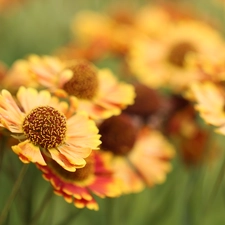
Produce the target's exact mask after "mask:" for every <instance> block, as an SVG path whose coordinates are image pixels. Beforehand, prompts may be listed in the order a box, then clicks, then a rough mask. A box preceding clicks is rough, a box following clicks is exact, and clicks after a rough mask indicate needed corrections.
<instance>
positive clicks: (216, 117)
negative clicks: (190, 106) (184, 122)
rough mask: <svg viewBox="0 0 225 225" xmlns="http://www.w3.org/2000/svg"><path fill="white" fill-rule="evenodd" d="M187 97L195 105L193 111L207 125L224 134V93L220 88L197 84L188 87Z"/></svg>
mask: <svg viewBox="0 0 225 225" xmlns="http://www.w3.org/2000/svg"><path fill="white" fill-rule="evenodd" d="M188 95H189V97H190V98H192V100H193V101H194V102H195V103H196V105H195V109H196V110H197V111H198V112H199V114H200V116H201V117H202V118H203V119H204V121H205V122H206V123H208V124H211V125H214V126H216V127H218V128H217V129H216V131H217V132H219V133H221V134H225V126H224V124H225V111H224V105H225V93H224V90H223V87H222V86H219V85H216V84H214V83H212V82H209V81H207V82H202V83H201V82H198V83H193V84H192V85H191V86H190V90H189V94H188Z"/></svg>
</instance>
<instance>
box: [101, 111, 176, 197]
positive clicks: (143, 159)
mask: <svg viewBox="0 0 225 225" xmlns="http://www.w3.org/2000/svg"><path fill="white" fill-rule="evenodd" d="M99 132H100V134H101V135H102V136H101V140H102V144H101V149H103V150H105V151H109V152H111V153H112V154H113V159H112V164H113V168H114V172H115V176H116V177H118V178H120V179H121V188H122V190H123V192H124V193H131V192H139V191H141V190H143V189H144V188H145V187H146V186H149V187H151V186H153V185H155V184H159V183H162V182H164V181H165V179H166V174H167V173H168V172H169V171H170V170H171V164H170V162H169V161H170V159H171V158H172V157H173V156H174V149H173V147H172V145H171V144H170V143H169V142H168V141H167V140H166V139H165V138H164V137H163V135H162V134H161V133H160V132H158V131H154V130H150V129H149V128H147V127H143V128H138V126H137V125H136V124H135V123H134V121H133V120H132V119H131V117H129V116H127V115H126V114H121V115H119V116H115V117H111V118H109V119H107V120H105V121H104V122H103V123H102V124H101V125H100V126H99Z"/></svg>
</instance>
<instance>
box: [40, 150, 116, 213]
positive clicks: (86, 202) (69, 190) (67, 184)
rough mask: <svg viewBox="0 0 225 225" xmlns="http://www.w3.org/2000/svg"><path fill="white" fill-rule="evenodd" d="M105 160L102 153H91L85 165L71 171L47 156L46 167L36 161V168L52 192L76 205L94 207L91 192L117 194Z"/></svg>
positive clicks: (102, 196) (114, 195) (106, 157)
mask: <svg viewBox="0 0 225 225" xmlns="http://www.w3.org/2000/svg"><path fill="white" fill-rule="evenodd" d="M108 159H109V158H108V156H107V155H106V154H105V153H104V152H100V151H98V152H95V153H94V152H92V154H91V155H90V156H89V157H88V158H87V164H86V165H85V167H83V168H79V169H77V170H76V171H75V172H69V171H66V170H65V169H63V168H62V167H61V166H59V165H58V164H56V163H55V162H54V161H53V160H51V159H47V161H48V165H47V166H42V165H38V164H37V167H38V168H39V169H40V170H41V171H42V172H43V177H44V178H45V179H46V180H48V181H50V182H51V184H52V185H53V187H54V191H55V193H56V194H58V195H60V196H63V197H64V199H65V200H66V201H67V202H69V203H71V202H73V203H74V205H75V206H76V207H78V208H84V207H87V208H89V209H93V210H98V208H99V206H98V203H97V202H96V200H95V199H94V195H97V196H99V197H101V198H104V197H116V196H118V195H119V194H120V189H119V186H118V181H117V179H115V178H114V177H113V174H112V170H111V169H110V166H109V161H108Z"/></svg>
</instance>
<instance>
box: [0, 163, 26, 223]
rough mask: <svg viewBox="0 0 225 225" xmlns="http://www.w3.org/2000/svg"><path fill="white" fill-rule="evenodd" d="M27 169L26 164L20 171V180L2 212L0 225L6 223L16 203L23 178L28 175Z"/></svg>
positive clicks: (17, 181)
mask: <svg viewBox="0 0 225 225" xmlns="http://www.w3.org/2000/svg"><path fill="white" fill-rule="evenodd" d="M27 168H28V164H24V165H23V167H22V169H21V170H20V173H19V175H18V178H17V180H16V182H15V184H14V187H13V189H12V192H11V194H10V196H9V198H8V200H7V202H6V204H5V206H4V208H3V210H2V213H1V215H0V225H2V224H3V223H4V222H5V219H6V217H7V215H8V212H9V210H10V207H11V205H12V203H13V201H14V199H15V197H16V195H17V193H18V190H19V188H20V186H21V183H22V181H23V178H24V176H25V174H26V171H27Z"/></svg>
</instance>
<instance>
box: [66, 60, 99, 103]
mask: <svg viewBox="0 0 225 225" xmlns="http://www.w3.org/2000/svg"><path fill="white" fill-rule="evenodd" d="M69 69H70V70H72V72H73V77H72V78H71V79H70V80H69V81H68V82H66V83H65V84H64V86H63V89H64V90H65V91H66V92H67V93H68V94H69V95H74V96H76V97H77V98H80V99H92V98H93V97H94V96H95V94H96V92H97V90H98V78H97V71H96V69H95V67H94V66H93V65H92V64H91V63H89V62H87V61H82V62H78V63H76V65H74V66H73V67H71V68H69Z"/></svg>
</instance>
